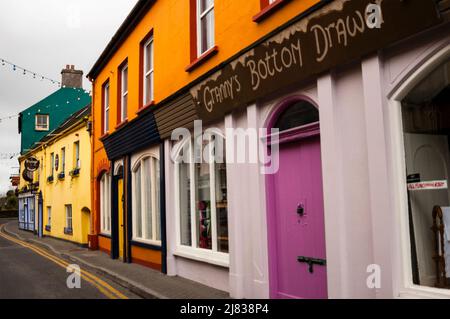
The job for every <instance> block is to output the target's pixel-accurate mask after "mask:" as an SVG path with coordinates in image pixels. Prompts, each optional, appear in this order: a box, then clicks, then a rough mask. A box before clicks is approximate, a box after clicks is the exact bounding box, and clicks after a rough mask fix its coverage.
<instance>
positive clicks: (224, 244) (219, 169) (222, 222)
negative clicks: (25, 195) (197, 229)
mask: <svg viewBox="0 0 450 319" xmlns="http://www.w3.org/2000/svg"><path fill="white" fill-rule="evenodd" d="M215 174H216V176H215V177H216V216H217V249H218V251H219V252H222V253H228V201H227V165H226V164H225V163H220V164H216V165H215Z"/></svg>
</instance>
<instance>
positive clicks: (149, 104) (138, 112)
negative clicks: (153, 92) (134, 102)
mask: <svg viewBox="0 0 450 319" xmlns="http://www.w3.org/2000/svg"><path fill="white" fill-rule="evenodd" d="M152 106H155V101H151V102H150V103H148V104H147V105H144V106H143V107H141V108H140V109H139V110H138V111H137V112H136V114H137V115H140V114H141V113H143V112H144V111H146V110H148V109H149V108H151V107H152Z"/></svg>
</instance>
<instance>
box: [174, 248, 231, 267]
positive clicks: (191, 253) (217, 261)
mask: <svg viewBox="0 0 450 319" xmlns="http://www.w3.org/2000/svg"><path fill="white" fill-rule="evenodd" d="M173 254H174V255H175V256H178V257H182V258H186V259H192V260H195V261H199V262H203V263H207V264H211V265H215V266H219V267H224V268H229V267H230V257H229V255H228V254H224V253H214V252H212V251H205V252H203V251H202V250H201V249H195V248H189V247H179V248H178V249H177V250H176V251H175V252H174V253H173Z"/></svg>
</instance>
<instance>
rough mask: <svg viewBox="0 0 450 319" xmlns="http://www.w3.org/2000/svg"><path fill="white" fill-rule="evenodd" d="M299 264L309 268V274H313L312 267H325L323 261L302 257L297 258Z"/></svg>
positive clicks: (325, 263) (325, 262)
mask: <svg viewBox="0 0 450 319" xmlns="http://www.w3.org/2000/svg"><path fill="white" fill-rule="evenodd" d="M297 260H298V262H299V263H305V264H307V265H308V266H309V269H308V270H309V273H311V274H313V273H314V265H317V266H326V265H327V261H326V260H325V259H318V258H310V257H304V256H300V257H298V258H297Z"/></svg>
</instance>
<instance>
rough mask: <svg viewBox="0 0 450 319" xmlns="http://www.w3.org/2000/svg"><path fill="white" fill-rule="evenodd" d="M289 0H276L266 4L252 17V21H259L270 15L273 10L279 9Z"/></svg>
mask: <svg viewBox="0 0 450 319" xmlns="http://www.w3.org/2000/svg"><path fill="white" fill-rule="evenodd" d="M289 1H290V0H277V1H275V2H274V3H272V4H271V5H268V6H267V7H265V8H264V9H262V10H261V11H260V12H259V13H258V14H257V15H255V16H254V17H253V22H255V23H260V22H261V21H263V20H265V19H266V18H267V17H269V16H270V15H272V14H273V13H274V12H275V11H277V10H278V9H280V8H281V7H282V6H284V5H285V4H287V3H288V2H289Z"/></svg>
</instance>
